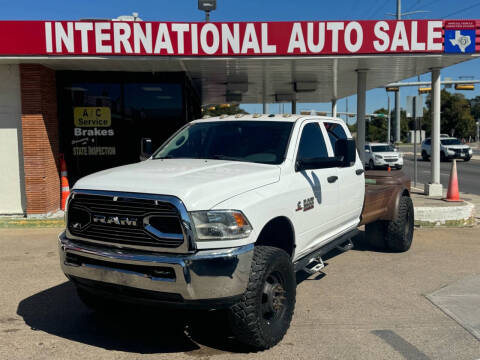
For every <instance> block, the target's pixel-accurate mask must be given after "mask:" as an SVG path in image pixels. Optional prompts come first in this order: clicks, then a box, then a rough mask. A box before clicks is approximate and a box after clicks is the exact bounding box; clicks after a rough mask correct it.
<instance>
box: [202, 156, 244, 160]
mask: <svg viewBox="0 0 480 360" xmlns="http://www.w3.org/2000/svg"><path fill="white" fill-rule="evenodd" d="M207 159H215V160H232V161H245V160H243V159H239V158H236V157H233V156H227V155H212V156H210V157H208V158H207Z"/></svg>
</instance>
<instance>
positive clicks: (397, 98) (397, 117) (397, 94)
mask: <svg viewBox="0 0 480 360" xmlns="http://www.w3.org/2000/svg"><path fill="white" fill-rule="evenodd" d="M401 18H402V0H397V20H400V19H401ZM400 122H401V120H400V88H398V91H396V92H395V142H396V143H399V142H400Z"/></svg>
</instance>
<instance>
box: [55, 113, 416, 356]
mask: <svg viewBox="0 0 480 360" xmlns="http://www.w3.org/2000/svg"><path fill="white" fill-rule="evenodd" d="M362 150H363V149H362ZM366 177H367V184H366V181H365V173H364V169H363V164H362V161H361V159H360V158H359V156H358V154H357V151H356V148H355V142H354V140H353V139H352V138H351V134H350V132H349V130H348V128H347V126H346V125H345V123H344V122H343V121H342V120H340V119H336V118H328V117H318V116H297V115H293V116H292V115H235V116H221V117H216V118H208V119H202V120H196V121H193V122H191V123H189V124H187V125H185V126H184V127H183V128H182V129H180V130H179V131H178V132H177V133H175V134H174V135H173V136H172V137H171V138H170V139H169V140H167V141H166V142H165V143H164V144H163V145H162V146H161V147H160V148H159V149H158V150H157V151H156V152H155V153H153V155H151V156H149V157H148V159H147V160H145V161H142V162H139V163H136V164H131V165H126V166H121V167H117V168H113V169H109V170H105V171H101V172H98V173H95V174H92V175H89V176H86V177H84V178H82V179H80V180H79V181H78V182H77V183H76V184H75V186H74V188H73V191H72V193H71V195H70V197H69V199H68V201H67V211H66V230H65V231H64V232H63V233H62V234H60V236H59V251H60V261H61V267H62V269H63V272H64V273H65V274H66V276H67V277H68V278H69V279H70V280H71V281H72V282H73V283H74V284H75V286H76V288H77V291H78V295H79V296H80V298H81V299H82V301H83V302H84V303H85V304H87V305H88V306H89V307H92V308H94V309H95V308H97V309H98V308H100V309H101V308H102V306H103V308H104V306H105V305H107V306H108V305H109V304H111V302H112V301H115V302H118V301H129V302H132V301H133V302H136V303H150V304H151V303H154V304H160V305H161V306H171V305H174V306H186V307H199V308H205V309H220V308H226V309H227V311H228V314H229V319H230V323H231V329H232V331H233V333H234V334H235V336H236V337H237V338H238V340H239V341H241V342H244V343H246V344H248V345H250V346H252V347H254V348H257V349H266V348H269V347H271V346H273V345H275V344H276V343H278V342H279V341H280V340H281V339H282V338H283V336H284V335H285V333H286V331H287V329H288V327H289V325H290V321H291V318H292V315H293V311H294V304H295V288H296V281H295V272H296V271H299V270H304V271H307V272H309V273H315V272H317V271H319V270H321V268H322V267H323V262H322V258H321V256H322V255H323V254H325V253H326V252H328V251H330V250H332V249H333V248H335V247H339V248H340V249H343V250H347V249H349V248H350V247H351V246H352V243H351V240H350V239H351V238H352V237H353V236H354V235H355V234H357V232H358V230H357V228H358V227H359V226H360V225H364V224H366V238H367V239H368V240H369V241H370V242H371V243H372V244H373V245H375V246H379V247H383V248H388V249H389V250H391V251H406V250H408V249H409V247H410V244H411V242H412V236H413V206H412V201H411V199H410V195H409V194H410V192H409V190H410V181H409V180H408V179H407V178H406V177H404V176H403V174H402V173H401V172H399V171H398V172H385V171H383V172H382V171H372V172H368V174H367V176H366Z"/></svg>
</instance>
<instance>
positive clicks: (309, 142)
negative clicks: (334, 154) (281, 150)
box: [297, 123, 328, 159]
mask: <svg viewBox="0 0 480 360" xmlns="http://www.w3.org/2000/svg"><path fill="white" fill-rule="evenodd" d="M297 157H298V158H299V159H311V158H319V157H320V158H321V157H323V158H325V157H328V152H327V147H326V145H325V140H324V138H323V133H322V130H321V129H320V125H319V124H318V123H310V124H307V125H305V126H304V127H303V130H302V137H301V138H300V145H299V147H298V156H297Z"/></svg>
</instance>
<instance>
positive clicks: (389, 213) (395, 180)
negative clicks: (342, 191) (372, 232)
mask: <svg viewBox="0 0 480 360" xmlns="http://www.w3.org/2000/svg"><path fill="white" fill-rule="evenodd" d="M405 192H408V194H410V178H409V177H408V176H406V175H405V174H404V173H403V172H402V171H384V170H383V171H382V170H371V171H367V172H365V201H364V205H363V210H362V215H361V222H360V225H365V224H369V223H372V222H374V221H376V220H391V219H393V217H394V214H395V210H396V204H397V199H399V197H400V196H402V194H405Z"/></svg>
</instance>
